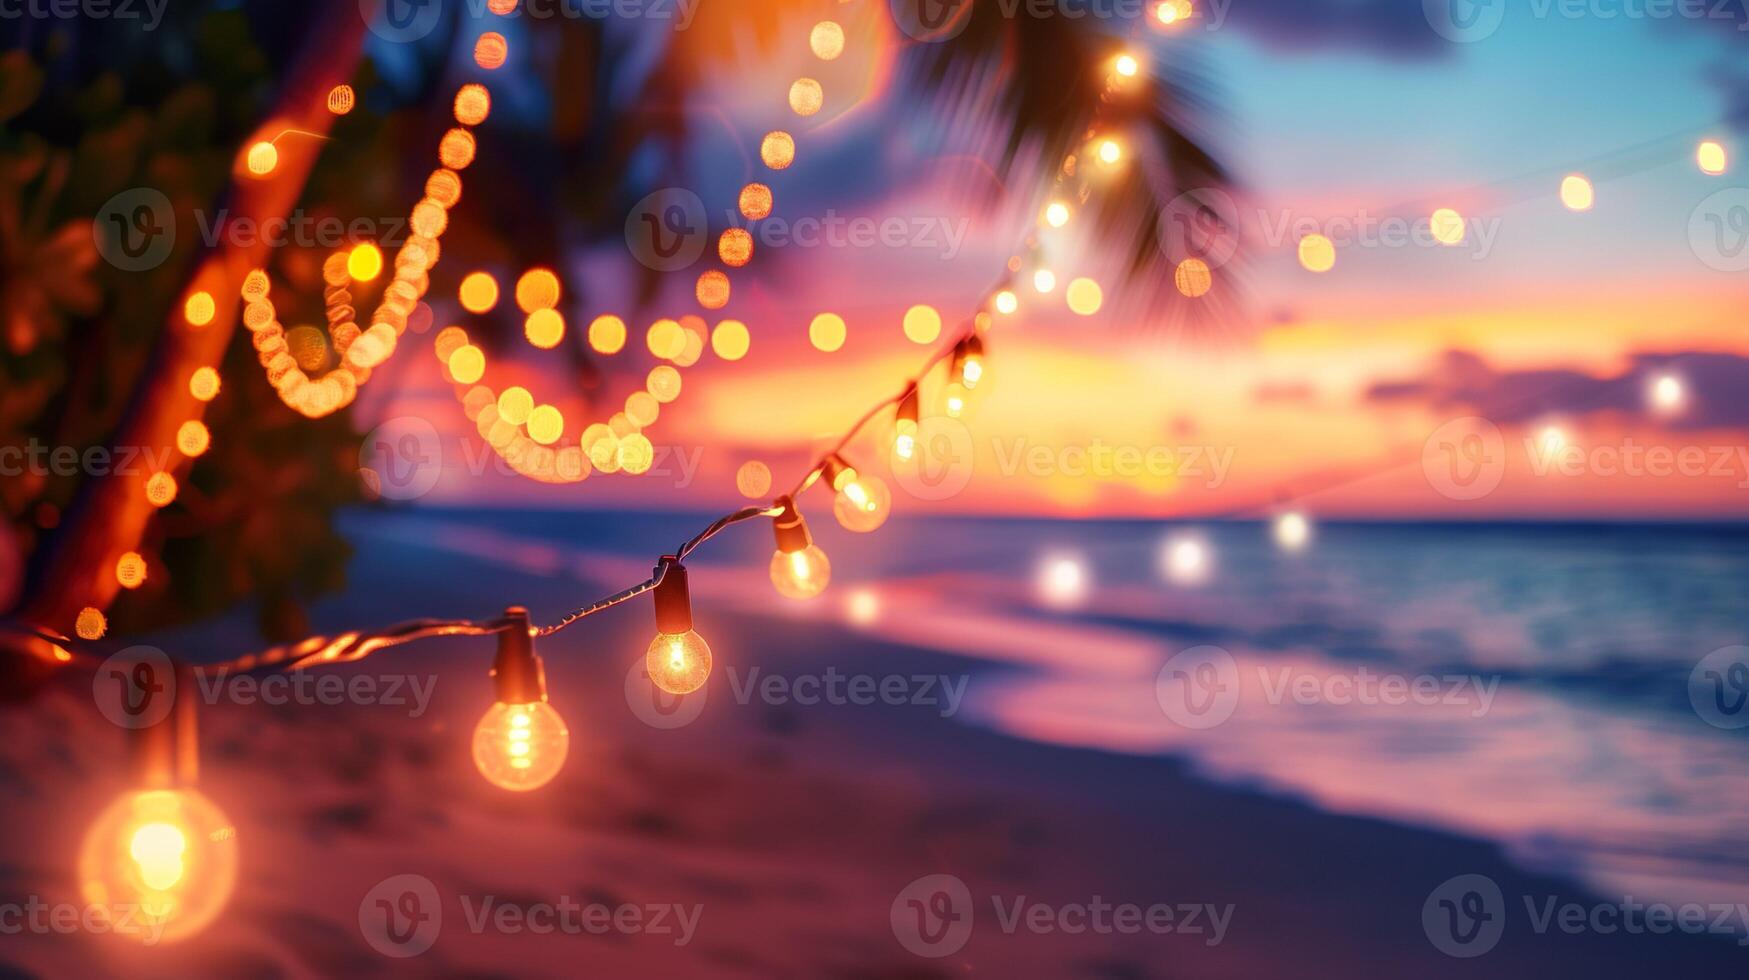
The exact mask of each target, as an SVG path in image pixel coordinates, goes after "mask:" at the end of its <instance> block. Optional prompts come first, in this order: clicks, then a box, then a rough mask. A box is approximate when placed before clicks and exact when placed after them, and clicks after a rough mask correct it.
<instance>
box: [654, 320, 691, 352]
mask: <svg viewBox="0 0 1749 980" xmlns="http://www.w3.org/2000/svg"><path fill="white" fill-rule="evenodd" d="M644 344H645V346H647V347H648V348H649V349H650V353H652V354H654V355H656V356H657V357H660V358H662V359H663V360H665V361H671V360H673V359H674V358H676V357H679V356H680V353H681V351H684V350H685V349H686V331H685V330H684V329H682V328H681V326H680V323H679V321H676V320H670V319H668V318H666V317H664V318H663V319H660V320H657V321H656V322H655V323H652V324H650V329H649V330H648V331H646V332H645V334H644Z"/></svg>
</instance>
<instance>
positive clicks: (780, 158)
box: [759, 129, 796, 170]
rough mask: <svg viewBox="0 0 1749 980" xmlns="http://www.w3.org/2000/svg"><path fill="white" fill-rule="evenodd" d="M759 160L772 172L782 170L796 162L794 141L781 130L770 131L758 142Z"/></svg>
mask: <svg viewBox="0 0 1749 980" xmlns="http://www.w3.org/2000/svg"><path fill="white" fill-rule="evenodd" d="M759 159H761V160H763V161H765V165H766V166H767V167H770V168H771V169H773V170H784V169H787V168H788V167H789V165H790V164H792V163H794V162H796V141H795V138H794V137H793V136H791V135H790V134H788V133H786V132H784V131H783V130H781V129H775V130H772V131H771V132H769V133H766V134H765V138H764V139H762V140H760V141H759Z"/></svg>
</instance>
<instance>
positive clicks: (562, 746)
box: [474, 701, 571, 792]
mask: <svg viewBox="0 0 1749 980" xmlns="http://www.w3.org/2000/svg"><path fill="white" fill-rule="evenodd" d="M570 749H571V733H570V732H569V731H568V730H567V729H566V728H565V720H564V719H563V718H560V717H559V713H558V712H557V711H555V710H553V706H552V705H550V704H548V703H546V702H545V701H531V702H529V703H527V704H507V703H505V702H503V701H499V702H497V703H496V704H494V705H492V707H490V708H488V709H487V710H486V713H485V715H483V716H482V717H481V718H480V723H479V724H477V725H475V726H474V766H475V767H476V768H478V769H479V770H480V775H482V776H484V777H486V781H487V782H489V783H491V784H492V785H494V786H497V787H499V788H501V789H507V790H512V791H515V792H525V791H527V790H531V789H539V788H540V787H542V786H545V785H546V784H547V783H550V782H552V781H553V777H554V776H557V775H558V774H559V770H560V769H561V768H562V767H563V766H564V764H565V755H566V754H567V753H568V752H569V751H570Z"/></svg>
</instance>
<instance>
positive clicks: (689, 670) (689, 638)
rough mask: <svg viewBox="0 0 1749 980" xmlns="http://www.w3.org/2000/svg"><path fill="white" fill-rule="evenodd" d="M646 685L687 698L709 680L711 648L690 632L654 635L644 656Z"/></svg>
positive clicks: (700, 637) (702, 638)
mask: <svg viewBox="0 0 1749 980" xmlns="http://www.w3.org/2000/svg"><path fill="white" fill-rule="evenodd" d="M644 669H645V670H647V671H648V672H649V674H650V683H652V684H654V685H656V686H657V687H658V688H661V689H662V690H664V691H667V692H668V693H669V694H691V693H692V692H694V691H696V690H698V689H699V688H701V687H703V686H704V682H705V681H707V680H709V679H710V676H711V647H710V644H708V643H706V642H705V641H704V637H702V636H699V635H698V634H697V633H695V632H693V631H692V630H687V631H686V632H684V633H657V634H656V638H655V639H654V640H651V641H650V649H649V650H648V651H646V652H645V653H644Z"/></svg>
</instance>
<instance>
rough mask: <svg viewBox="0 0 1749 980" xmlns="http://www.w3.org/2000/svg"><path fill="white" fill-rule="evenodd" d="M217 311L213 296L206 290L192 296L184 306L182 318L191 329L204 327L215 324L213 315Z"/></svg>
mask: <svg viewBox="0 0 1749 980" xmlns="http://www.w3.org/2000/svg"><path fill="white" fill-rule="evenodd" d="M217 311H218V307H217V306H216V305H215V304H214V303H213V294H212V293H209V292H207V291H205V290H201V291H199V292H196V293H192V294H190V295H189V297H188V299H187V300H185V301H184V302H183V304H182V318H183V319H184V320H187V321H188V325H189V326H191V327H204V326H206V325H207V324H209V323H211V322H213V315H214V314H215V313H217Z"/></svg>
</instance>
